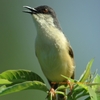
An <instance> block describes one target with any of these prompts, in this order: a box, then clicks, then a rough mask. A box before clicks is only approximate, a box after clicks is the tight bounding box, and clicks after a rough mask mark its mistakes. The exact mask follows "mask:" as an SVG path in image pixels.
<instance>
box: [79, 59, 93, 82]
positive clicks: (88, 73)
mask: <svg viewBox="0 0 100 100" xmlns="http://www.w3.org/2000/svg"><path fill="white" fill-rule="evenodd" d="M93 61H94V59H92V60H90V62H89V63H88V64H87V66H86V70H85V71H84V73H83V74H82V75H81V77H80V79H79V82H85V81H86V80H87V79H88V77H89V75H90V72H91V66H92V64H93Z"/></svg>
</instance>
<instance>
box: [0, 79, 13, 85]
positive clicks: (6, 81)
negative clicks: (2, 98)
mask: <svg viewBox="0 0 100 100" xmlns="http://www.w3.org/2000/svg"><path fill="white" fill-rule="evenodd" d="M11 83H12V82H10V81H8V80H7V79H0V85H2V84H11Z"/></svg>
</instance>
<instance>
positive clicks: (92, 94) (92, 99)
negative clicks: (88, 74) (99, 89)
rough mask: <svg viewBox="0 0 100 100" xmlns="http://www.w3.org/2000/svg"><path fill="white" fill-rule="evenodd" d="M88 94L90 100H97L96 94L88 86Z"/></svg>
mask: <svg viewBox="0 0 100 100" xmlns="http://www.w3.org/2000/svg"><path fill="white" fill-rule="evenodd" d="M88 92H89V94H90V98H91V100H97V96H96V93H95V91H94V90H93V89H92V88H91V87H90V86H88Z"/></svg>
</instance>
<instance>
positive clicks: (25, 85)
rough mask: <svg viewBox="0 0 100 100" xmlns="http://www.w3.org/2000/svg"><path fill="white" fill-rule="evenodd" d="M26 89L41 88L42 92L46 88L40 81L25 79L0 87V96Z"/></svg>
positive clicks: (45, 90)
mask: <svg viewBox="0 0 100 100" xmlns="http://www.w3.org/2000/svg"><path fill="white" fill-rule="evenodd" d="M27 89H38V90H42V91H44V92H47V91H48V89H47V87H46V85H45V84H44V83H42V82H39V81H26V82H22V83H18V84H15V85H12V86H9V87H6V86H5V85H3V86H1V87H0V96H2V95H6V94H10V93H14V92H18V91H22V90H27Z"/></svg>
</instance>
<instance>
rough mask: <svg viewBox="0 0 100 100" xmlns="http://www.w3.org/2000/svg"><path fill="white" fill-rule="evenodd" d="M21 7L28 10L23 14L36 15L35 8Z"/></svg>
mask: <svg viewBox="0 0 100 100" xmlns="http://www.w3.org/2000/svg"><path fill="white" fill-rule="evenodd" d="M23 7H24V8H26V9H28V10H24V11H23V12H25V13H30V14H36V13H37V10H36V9H35V8H32V7H29V6H23Z"/></svg>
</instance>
